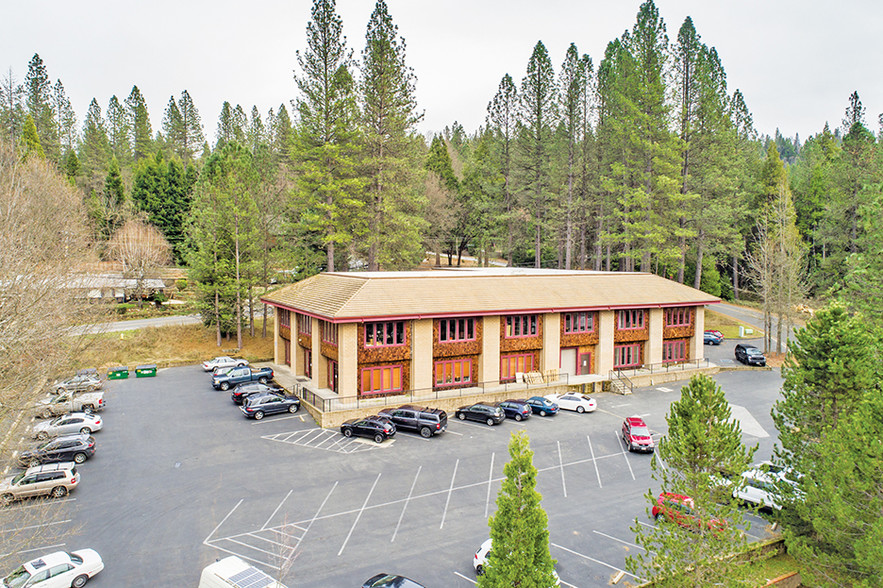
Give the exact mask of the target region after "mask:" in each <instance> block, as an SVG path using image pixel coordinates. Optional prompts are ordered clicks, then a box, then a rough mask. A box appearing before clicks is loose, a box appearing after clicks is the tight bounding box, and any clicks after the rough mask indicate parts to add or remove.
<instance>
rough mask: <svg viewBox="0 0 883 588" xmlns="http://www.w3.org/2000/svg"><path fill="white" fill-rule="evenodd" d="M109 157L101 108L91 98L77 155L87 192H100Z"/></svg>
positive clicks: (108, 145) (108, 146)
mask: <svg viewBox="0 0 883 588" xmlns="http://www.w3.org/2000/svg"><path fill="white" fill-rule="evenodd" d="M110 155H111V153H110V142H109V141H108V139H107V130H106V127H105V123H104V118H103V117H102V116H101V107H100V106H98V101H97V100H95V99H94V98H93V99H92V102H91V103H90V104H89V109H88V110H87V111H86V117H85V118H84V119H83V138H82V141H81V142H80V155H79V159H80V165H81V166H82V170H83V176H84V182H85V184H84V187H85V189H86V191H87V192H92V191H93V190H94V191H96V192H100V191H101V185H102V184H103V183H104V177H105V175H107V164H108V163H109V161H110Z"/></svg>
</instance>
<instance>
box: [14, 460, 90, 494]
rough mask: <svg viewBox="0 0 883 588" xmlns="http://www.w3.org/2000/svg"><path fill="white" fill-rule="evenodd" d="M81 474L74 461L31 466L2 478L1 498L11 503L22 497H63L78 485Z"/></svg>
mask: <svg viewBox="0 0 883 588" xmlns="http://www.w3.org/2000/svg"><path fill="white" fill-rule="evenodd" d="M79 482H80V474H79V473H77V467H76V465H75V464H74V463H73V462H69V461H67V462H62V463H50V464H45V465H38V466H33V467H29V468H28V469H26V470H25V471H23V472H21V473H19V474H16V475H15V476H11V477H8V478H5V479H3V480H0V500H2V501H3V503H4V504H10V503H12V502H13V501H15V500H21V499H22V498H31V497H33V496H53V497H55V498H61V497H62V496H66V495H67V493H68V492H70V491H71V490H73V489H74V488H76V487H77V484H78V483H79Z"/></svg>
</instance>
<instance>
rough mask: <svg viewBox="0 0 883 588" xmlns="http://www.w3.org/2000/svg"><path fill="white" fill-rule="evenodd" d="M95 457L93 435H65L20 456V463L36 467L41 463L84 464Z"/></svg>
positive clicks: (23, 452)
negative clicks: (63, 462) (70, 462)
mask: <svg viewBox="0 0 883 588" xmlns="http://www.w3.org/2000/svg"><path fill="white" fill-rule="evenodd" d="M93 455H95V437H92V436H91V435H80V434H76V435H65V436H64V437H56V438H55V439H50V440H48V441H44V442H43V443H40V444H39V445H37V446H36V447H34V448H33V449H28V450H25V451H22V452H21V453H19V454H18V461H19V463H21V465H23V466H29V465H30V466H35V465H40V464H41V463H53V462H59V461H72V462H74V463H83V462H84V461H86V460H87V459H89V458H90V457H92V456H93Z"/></svg>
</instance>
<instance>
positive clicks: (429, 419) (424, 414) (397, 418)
mask: <svg viewBox="0 0 883 588" xmlns="http://www.w3.org/2000/svg"><path fill="white" fill-rule="evenodd" d="M377 414H378V416H382V417H386V418H388V419H389V420H391V421H392V422H393V423H395V426H396V429H400V430H405V431H415V432H419V433H420V435H421V436H423V437H425V438H427V439H428V438H430V437H432V436H433V435H437V434H439V433H443V432H444V430H445V429H447V428H448V413H446V412H445V411H443V410H441V409H440V408H429V407H420V406H411V405H409V404H406V405H405V406H400V407H398V408H384V409H383V410H381V411H380V412H379V413H377Z"/></svg>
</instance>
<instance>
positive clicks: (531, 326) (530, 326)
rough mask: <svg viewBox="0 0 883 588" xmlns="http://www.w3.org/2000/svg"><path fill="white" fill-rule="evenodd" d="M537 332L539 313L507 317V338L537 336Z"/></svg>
mask: <svg viewBox="0 0 883 588" xmlns="http://www.w3.org/2000/svg"><path fill="white" fill-rule="evenodd" d="M536 334H537V315H535V314H519V315H509V316H507V317H506V338H507V339H512V338H515V337H535V336H536Z"/></svg>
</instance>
